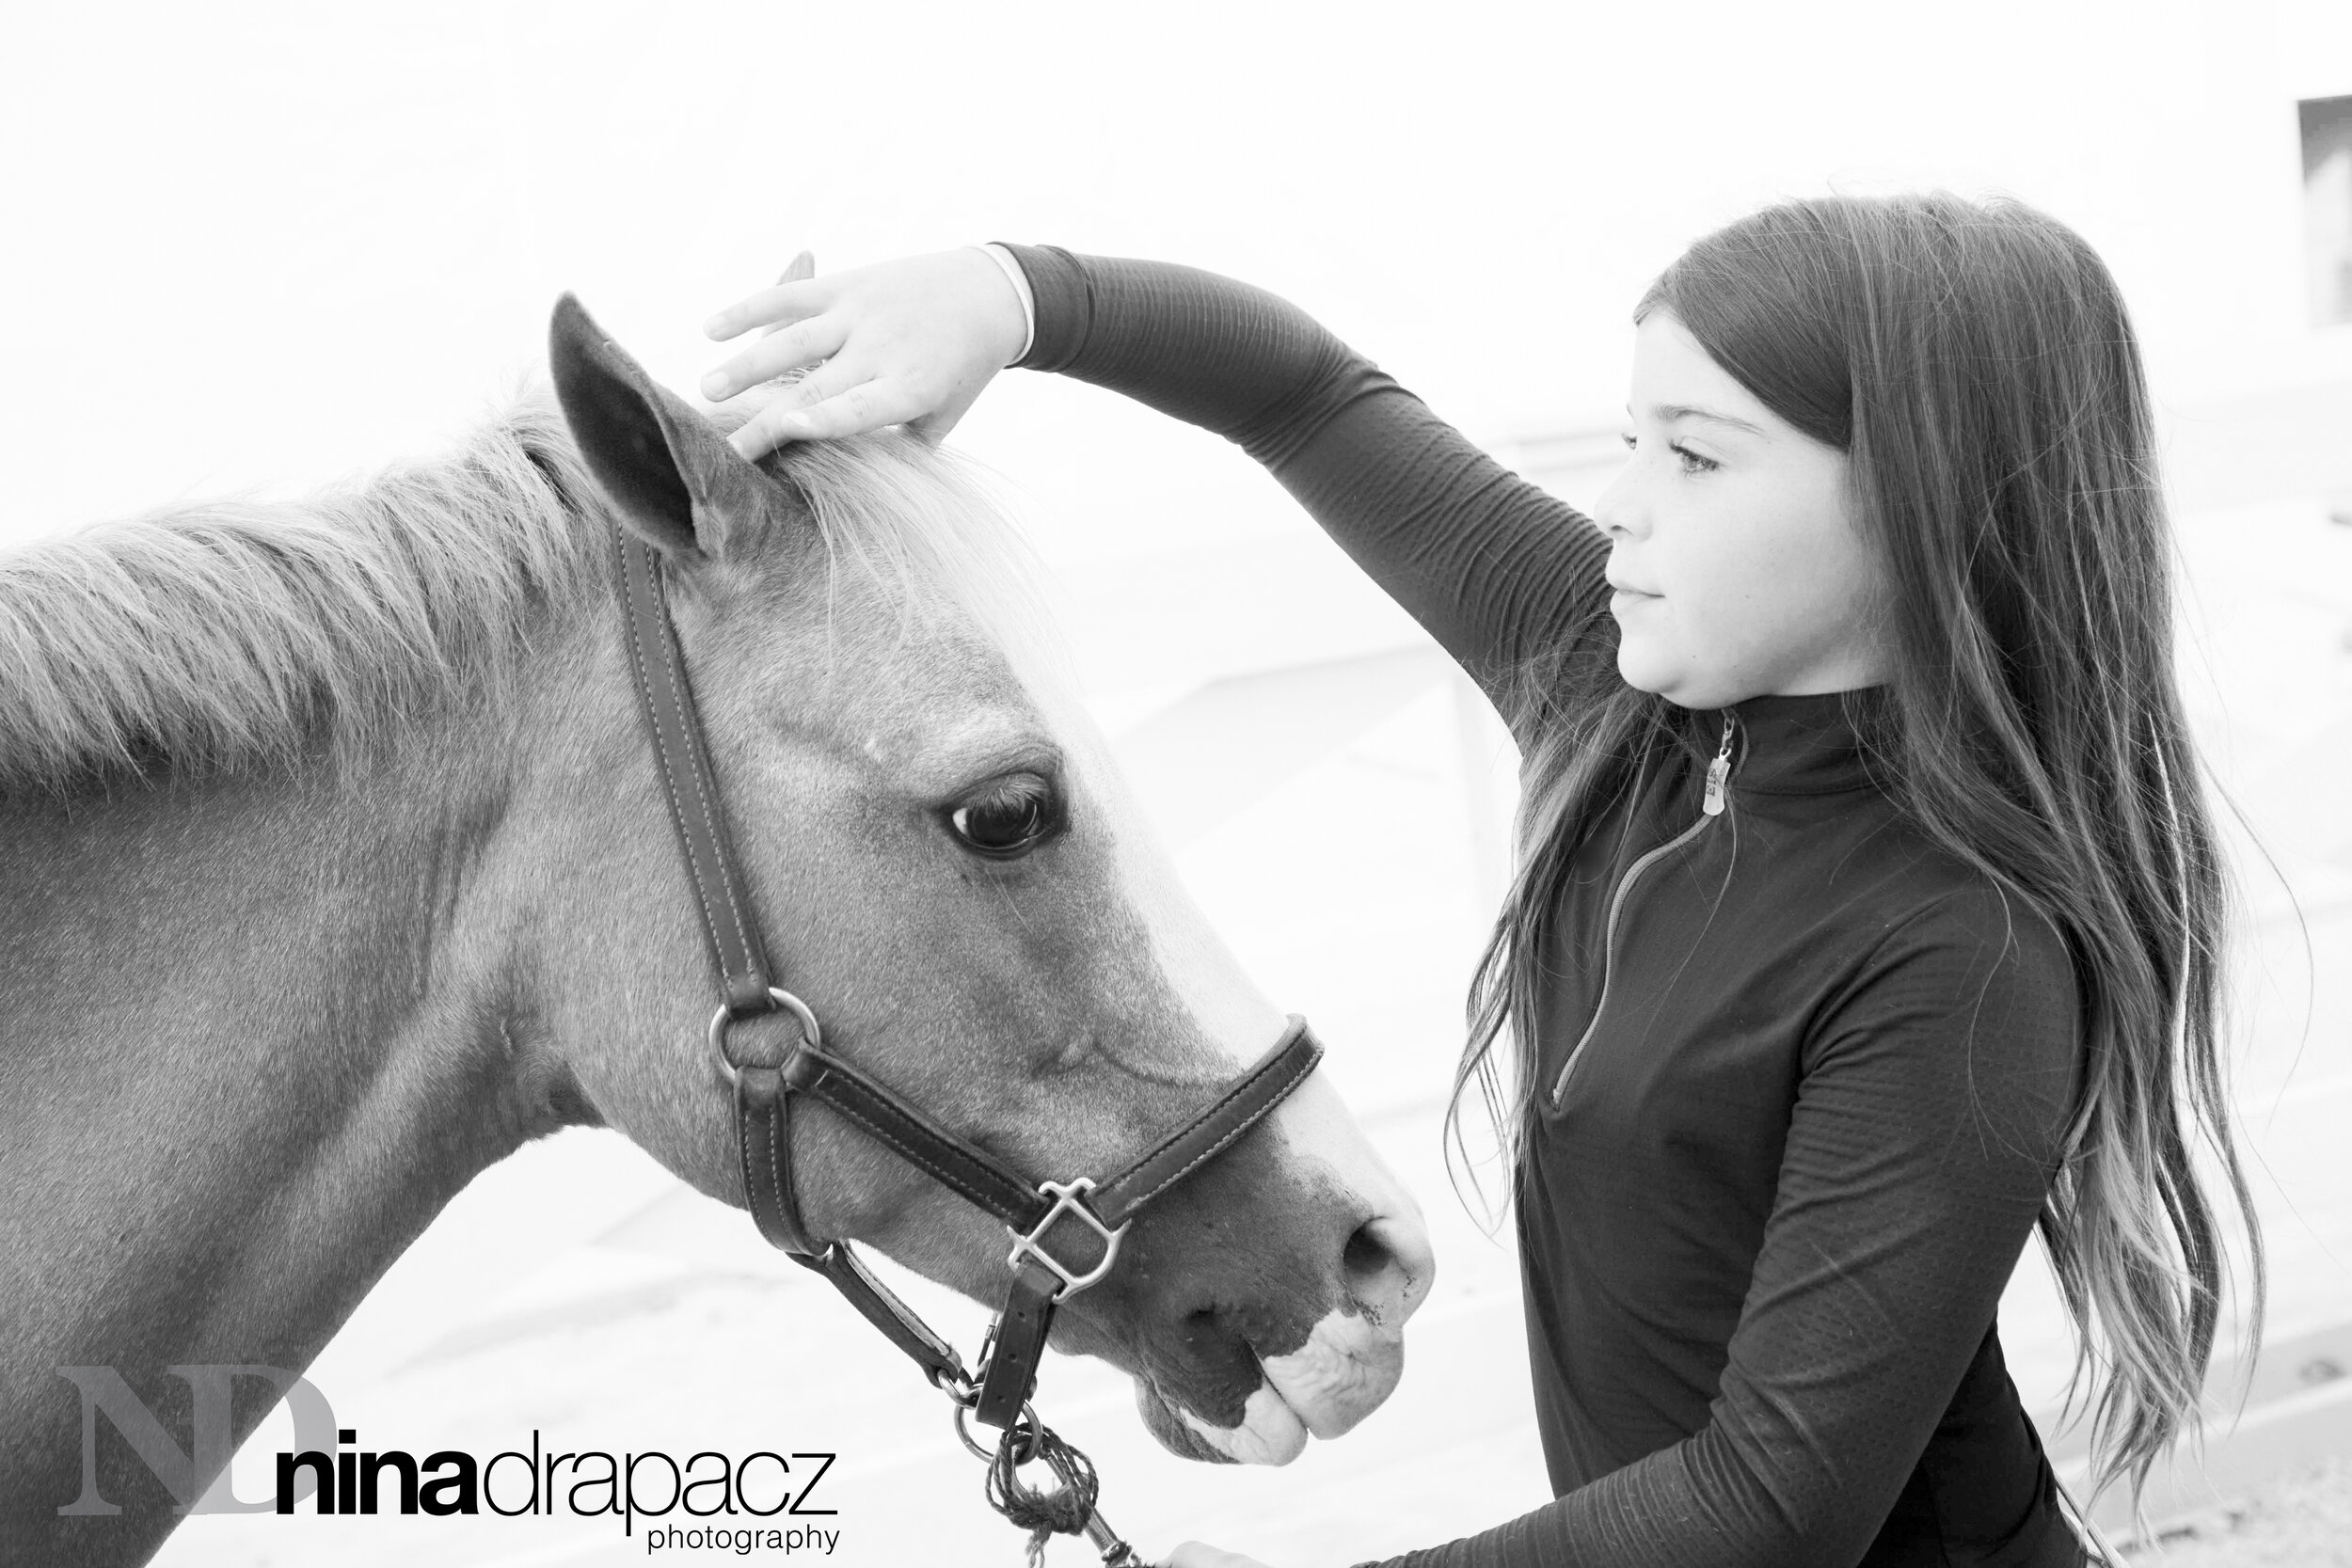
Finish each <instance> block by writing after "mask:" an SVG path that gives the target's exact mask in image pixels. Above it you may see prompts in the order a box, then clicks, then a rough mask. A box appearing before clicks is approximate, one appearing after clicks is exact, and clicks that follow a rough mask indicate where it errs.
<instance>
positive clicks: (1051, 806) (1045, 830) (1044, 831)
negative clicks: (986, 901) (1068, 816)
mask: <svg viewBox="0 0 2352 1568" xmlns="http://www.w3.org/2000/svg"><path fill="white" fill-rule="evenodd" d="M1061 825H1062V810H1061V799H1060V797H1059V796H1058V795H1057V794H1056V793H1055V790H1054V786H1053V784H1051V783H1050V782H1048V781H1047V780H1044V779H1041V778H1040V777H1038V776H1037V775H1036V774H1034V773H1016V774H1014V775H1013V776H1012V777H1010V778H1007V779H999V780H997V781H996V782H994V783H993V784H989V785H988V786H987V787H986V788H984V789H982V790H981V791H980V792H979V793H978V794H977V795H974V796H973V797H971V798H970V799H969V800H965V801H964V802H963V804H961V805H960V806H958V807H956V808H955V810H953V811H951V812H949V813H948V814H947V826H948V828H949V829H950V830H951V831H953V832H954V833H955V835H956V837H957V839H958V840H959V841H961V843H962V845H963V847H965V848H967V849H970V850H972V851H973V852H975V853H976V854H981V855H986V856H988V857H990V858H991V859H993V860H1015V859H1018V858H1019V857H1020V856H1023V855H1025V854H1027V853H1028V852H1029V851H1030V850H1032V849H1034V848H1036V847H1038V846H1039V845H1041V844H1042V843H1044V842H1045V841H1046V840H1047V839H1049V838H1051V837H1053V836H1054V834H1055V832H1057V831H1058V830H1059V829H1060V827H1061Z"/></svg>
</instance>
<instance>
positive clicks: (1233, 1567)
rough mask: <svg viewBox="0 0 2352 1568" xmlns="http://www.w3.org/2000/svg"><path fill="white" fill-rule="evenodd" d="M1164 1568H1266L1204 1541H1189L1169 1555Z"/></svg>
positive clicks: (1252, 1559) (1258, 1562)
mask: <svg viewBox="0 0 2352 1568" xmlns="http://www.w3.org/2000/svg"><path fill="white" fill-rule="evenodd" d="M1162 1568H1265V1564H1263V1563H1262V1562H1260V1561H1259V1560H1257V1559H1256V1558H1252V1557H1244V1556H1242V1555H1241V1554H1240V1553H1239V1552H1227V1551H1220V1550H1218V1549H1217V1548H1216V1547H1215V1546H1212V1545H1210V1544H1207V1543H1206V1542H1203V1541H1187V1542H1185V1543H1184V1544H1183V1545H1181V1546H1179V1547H1177V1548H1176V1549H1175V1550H1174V1551H1172V1552H1170V1553H1168V1561H1167V1562H1166V1563H1165V1564H1163V1565H1162Z"/></svg>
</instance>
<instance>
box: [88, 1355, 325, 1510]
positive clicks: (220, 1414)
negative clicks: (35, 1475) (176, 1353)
mask: <svg viewBox="0 0 2352 1568" xmlns="http://www.w3.org/2000/svg"><path fill="white" fill-rule="evenodd" d="M164 1370H165V1371H167V1372H168V1373H170V1374H171V1375H172V1376H173V1377H176V1378H178V1379H179V1380H180V1381H181V1382H183V1383H184V1384H186V1385H187V1386H188V1393H189V1396H190V1400H189V1407H190V1411H191V1418H190V1420H189V1425H190V1427H191V1428H192V1429H193V1430H192V1431H191V1432H190V1433H189V1437H190V1444H189V1446H188V1447H187V1448H185V1449H183V1448H182V1447H181V1446H180V1444H179V1441H178V1439H176V1438H174V1437H173V1436H172V1434H171V1433H168V1432H167V1431H165V1430H164V1423H163V1422H162V1421H161V1420H160V1419H158V1418H156V1415H155V1413H154V1411H152V1410H151V1409H149V1408H148V1407H147V1404H146V1403H145V1402H143V1401H142V1400H140V1398H139V1397H138V1396H137V1395H136V1394H135V1393H133V1392H132V1391H131V1386H130V1385H129V1384H127V1383H125V1382H123V1381H122V1374H121V1373H120V1372H118V1371H116V1370H114V1369H113V1368H112V1367H59V1368H58V1369H57V1375H58V1376H59V1377H61V1378H64V1379H65V1380H66V1381H68V1382H69V1383H71V1384H72V1385H73V1386H74V1387H76V1388H77V1389H79V1390H81V1395H82V1495H81V1496H80V1497H76V1498H74V1499H73V1500H72V1502H70V1503H67V1504H65V1505H64V1506H62V1507H61V1508H59V1509H58V1510H57V1512H58V1513H85V1514H87V1513H121V1512H122V1510H121V1509H119V1508H118V1507H116V1506H115V1505H114V1504H113V1503H110V1502H108V1501H107V1500H106V1499H105V1498H104V1497H101V1496H100V1495H99V1491H98V1418H99V1417H100V1416H101V1415H102V1414H103V1416H104V1417H105V1418H106V1419H107V1420H108V1421H109V1422H110V1423H112V1425H113V1427H114V1429H115V1431H116V1432H118V1433H120V1434H121V1436H122V1440H123V1441H124V1442H125V1443H128V1444H129V1445H130V1446H131V1451H132V1452H133V1453H134V1454H136V1455H137V1456H138V1460H139V1463H140V1464H142V1465H146V1466H147V1468H148V1469H149V1471H150V1472H151V1473H152V1474H153V1475H154V1477H155V1479H156V1480H157V1481H161V1482H162V1483H163V1486H164V1490H166V1491H167V1492H169V1493H170V1494H171V1496H172V1500H173V1501H174V1502H175V1503H176V1504H177V1505H178V1506H177V1507H175V1508H174V1509H173V1510H172V1512H173V1513H264V1512H266V1511H268V1510H269V1509H272V1508H274V1507H276V1506H277V1500H276V1499H275V1498H274V1497H265V1498H263V1499H262V1500H261V1501H260V1502H250V1503H249V1502H246V1501H243V1500H242V1499H240V1498H239V1497H237V1495H236V1493H235V1492H234V1491H233V1490H231V1489H230V1476H229V1457H230V1454H232V1453H233V1452H235V1451H236V1442H235V1439H234V1438H233V1436H232V1435H231V1429H230V1387H231V1386H232V1385H233V1384H234V1383H235V1381H236V1380H237V1379H238V1378H240V1377H258V1378H260V1379H262V1381H263V1382H265V1383H267V1384H269V1385H270V1386H271V1387H273V1388H275V1389H277V1390H278V1398H279V1399H282V1400H284V1401H285V1402H286V1409H287V1411H288V1413H289V1414H291V1415H292V1416H293V1417H294V1451H295V1452H297V1453H299V1452H301V1451H302V1450H304V1449H317V1450H319V1451H320V1452H322V1453H332V1452H334V1451H335V1413H334V1411H333V1410H331V1409H329V1408H328V1407H327V1403H326V1395H324V1394H322V1393H320V1392H319V1391H318V1390H317V1389H316V1388H314V1387H312V1386H310V1382H309V1380H307V1379H306V1378H304V1377H303V1376H302V1375H301V1374H300V1373H299V1372H290V1371H288V1370H286V1369H285V1368H283V1367H259V1366H209V1365H192V1366H185V1367H166V1368H165V1369H164ZM208 1483H209V1484H208ZM296 1485H297V1487H298V1491H297V1492H296V1494H295V1496H296V1498H297V1500H298V1499H299V1498H301V1497H309V1496H310V1494H311V1492H312V1491H314V1490H316V1489H317V1485H318V1482H317V1481H316V1479H315V1478H313V1477H312V1476H310V1474H309V1473H308V1472H307V1471H306V1472H305V1473H304V1474H303V1475H302V1476H301V1478H300V1479H299V1481H297V1482H296Z"/></svg>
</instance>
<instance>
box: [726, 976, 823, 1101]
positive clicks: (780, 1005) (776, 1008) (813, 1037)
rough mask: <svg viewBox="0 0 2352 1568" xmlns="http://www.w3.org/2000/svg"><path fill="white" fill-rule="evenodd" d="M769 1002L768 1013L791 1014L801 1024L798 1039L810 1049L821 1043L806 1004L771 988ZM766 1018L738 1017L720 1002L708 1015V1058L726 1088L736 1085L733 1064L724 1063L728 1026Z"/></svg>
mask: <svg viewBox="0 0 2352 1568" xmlns="http://www.w3.org/2000/svg"><path fill="white" fill-rule="evenodd" d="M768 1000H769V1002H770V1004H771V1006H769V1008H768V1012H787V1013H790V1014H791V1015H792V1016H793V1017H794V1018H795V1019H797V1020H799V1021H800V1025H801V1037H802V1038H803V1040H805V1041H806V1042H807V1043H808V1044H810V1045H812V1046H814V1045H817V1044H819V1043H820V1041H819V1040H818V1033H817V1015H816V1014H815V1013H812V1012H810V1011H809V1010H808V1004H807V1003H805V1002H803V1001H802V1000H801V999H800V998H799V997H797V996H795V995H793V994H792V993H791V992H790V991H788V990H778V989H777V988H775V987H774V986H770V987H769V988H768ZM766 1016H767V1014H766V1013H739V1012H737V1011H736V1010H735V1009H734V1008H732V1007H729V1006H727V1005H726V1004H725V1003H721V1004H720V1005H719V1010H718V1011H717V1012H715V1013H713V1014H711V1015H710V1054H711V1058H712V1059H713V1060H714V1061H716V1062H717V1063H718V1064H719V1076H720V1077H722V1078H724V1079H725V1080H726V1081H727V1087H729V1088H733V1087H735V1084H736V1068H735V1064H734V1063H733V1062H731V1061H729V1060H728V1059H727V1025H728V1024H730V1023H733V1022H735V1021H736V1020H737V1019H739V1018H764V1017H766Z"/></svg>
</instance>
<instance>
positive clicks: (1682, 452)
mask: <svg viewBox="0 0 2352 1568" xmlns="http://www.w3.org/2000/svg"><path fill="white" fill-rule="evenodd" d="M1673 451H1674V454H1675V457H1676V458H1677V460H1678V461H1679V462H1680V463H1681V464H1682V471H1683V472H1684V473H1686V474H1708V473H1713V472H1714V471H1715V470H1716V469H1717V468H1719V467H1722V465H1721V464H1719V463H1717V462H1716V461H1715V460H1714V459H1713V458H1711V457H1701V456H1700V455H1699V454H1698V453H1697V452H1694V451H1692V450H1691V449H1690V448H1689V447H1686V446H1683V445H1682V444H1681V443H1679V442H1677V443H1676V444H1675V446H1674V448H1673Z"/></svg>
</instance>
